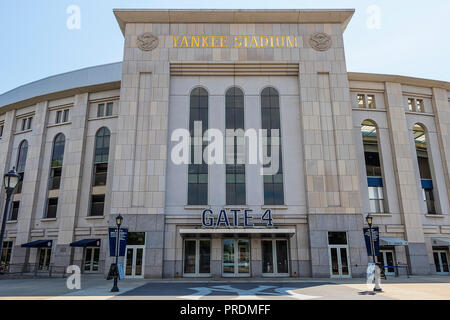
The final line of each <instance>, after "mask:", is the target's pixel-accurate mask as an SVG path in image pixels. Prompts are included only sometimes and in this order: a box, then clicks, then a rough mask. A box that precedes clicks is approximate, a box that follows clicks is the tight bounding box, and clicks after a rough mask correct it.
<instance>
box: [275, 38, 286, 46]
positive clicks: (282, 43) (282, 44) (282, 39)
mask: <svg viewBox="0 0 450 320" xmlns="http://www.w3.org/2000/svg"><path fill="white" fill-rule="evenodd" d="M276 42H277V47H278V48H283V47H284V37H283V36H281V45H280V42H279V37H278V36H277V37H276Z"/></svg>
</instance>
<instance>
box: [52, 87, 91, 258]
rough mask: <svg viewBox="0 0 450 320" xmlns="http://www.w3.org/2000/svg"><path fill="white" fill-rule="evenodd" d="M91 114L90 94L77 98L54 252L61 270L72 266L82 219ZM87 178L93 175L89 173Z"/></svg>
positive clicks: (64, 167) (65, 166)
mask: <svg viewBox="0 0 450 320" xmlns="http://www.w3.org/2000/svg"><path fill="white" fill-rule="evenodd" d="M87 112H88V94H87V93H85V94H81V95H77V96H75V99H74V104H73V107H72V108H71V109H70V122H71V126H70V134H69V138H68V139H67V140H66V147H65V152H64V164H63V174H62V183H61V191H60V199H59V210H58V212H59V216H58V220H59V232H58V240H57V243H56V248H55V249H54V250H53V257H52V262H53V263H54V264H55V265H57V266H67V265H69V264H71V257H72V256H73V248H71V247H70V246H69V245H70V243H71V242H72V241H73V240H74V239H73V237H74V233H75V226H76V225H75V223H76V217H77V215H78V207H79V199H80V194H81V181H82V179H81V177H82V174H83V165H84V161H83V160H84V151H85V150H84V149H85V142H86V126H87V119H88V116H87ZM84 174H90V173H88V172H85V173H84Z"/></svg>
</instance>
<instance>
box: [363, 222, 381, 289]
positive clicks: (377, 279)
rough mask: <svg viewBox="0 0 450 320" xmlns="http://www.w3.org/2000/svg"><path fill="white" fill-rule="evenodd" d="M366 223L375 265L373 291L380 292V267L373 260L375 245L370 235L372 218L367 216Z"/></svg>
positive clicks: (371, 234)
mask: <svg viewBox="0 0 450 320" xmlns="http://www.w3.org/2000/svg"><path fill="white" fill-rule="evenodd" d="M366 222H367V224H368V225H369V235H370V248H371V250H370V251H372V261H373V263H374V265H375V287H374V288H373V291H378V292H380V291H382V290H381V287H380V282H381V277H380V267H379V266H378V265H377V263H376V260H375V243H374V241H373V233H372V223H373V217H372V216H371V215H370V214H368V215H367V217H366Z"/></svg>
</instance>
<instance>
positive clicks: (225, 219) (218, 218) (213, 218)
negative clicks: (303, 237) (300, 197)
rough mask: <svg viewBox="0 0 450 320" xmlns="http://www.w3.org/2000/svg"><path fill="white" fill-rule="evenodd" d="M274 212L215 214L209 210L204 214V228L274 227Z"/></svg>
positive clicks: (234, 211)
mask: <svg viewBox="0 0 450 320" xmlns="http://www.w3.org/2000/svg"><path fill="white" fill-rule="evenodd" d="M272 220H273V219H272V211H270V210H263V211H262V212H261V213H259V214H257V213H254V212H253V210H248V209H247V210H241V209H229V210H220V211H219V212H218V213H216V214H215V213H214V212H213V211H212V210H210V209H207V210H204V211H203V212H202V227H203V228H223V227H225V228H230V227H239V226H240V227H247V228H252V227H270V228H271V227H273V223H272Z"/></svg>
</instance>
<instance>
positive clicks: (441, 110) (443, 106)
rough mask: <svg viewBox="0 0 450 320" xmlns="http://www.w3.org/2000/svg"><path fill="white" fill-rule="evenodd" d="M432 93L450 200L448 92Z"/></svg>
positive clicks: (435, 90) (449, 116)
mask: <svg viewBox="0 0 450 320" xmlns="http://www.w3.org/2000/svg"><path fill="white" fill-rule="evenodd" d="M432 91H433V97H432V104H433V112H434V115H435V117H434V120H435V122H436V131H437V138H438V139H437V140H438V142H439V148H440V152H441V157H442V166H443V168H444V179H445V183H446V186H447V193H448V198H450V106H449V103H448V92H447V90H445V89H441V88H433V89H432ZM443 213H444V212H443Z"/></svg>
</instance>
